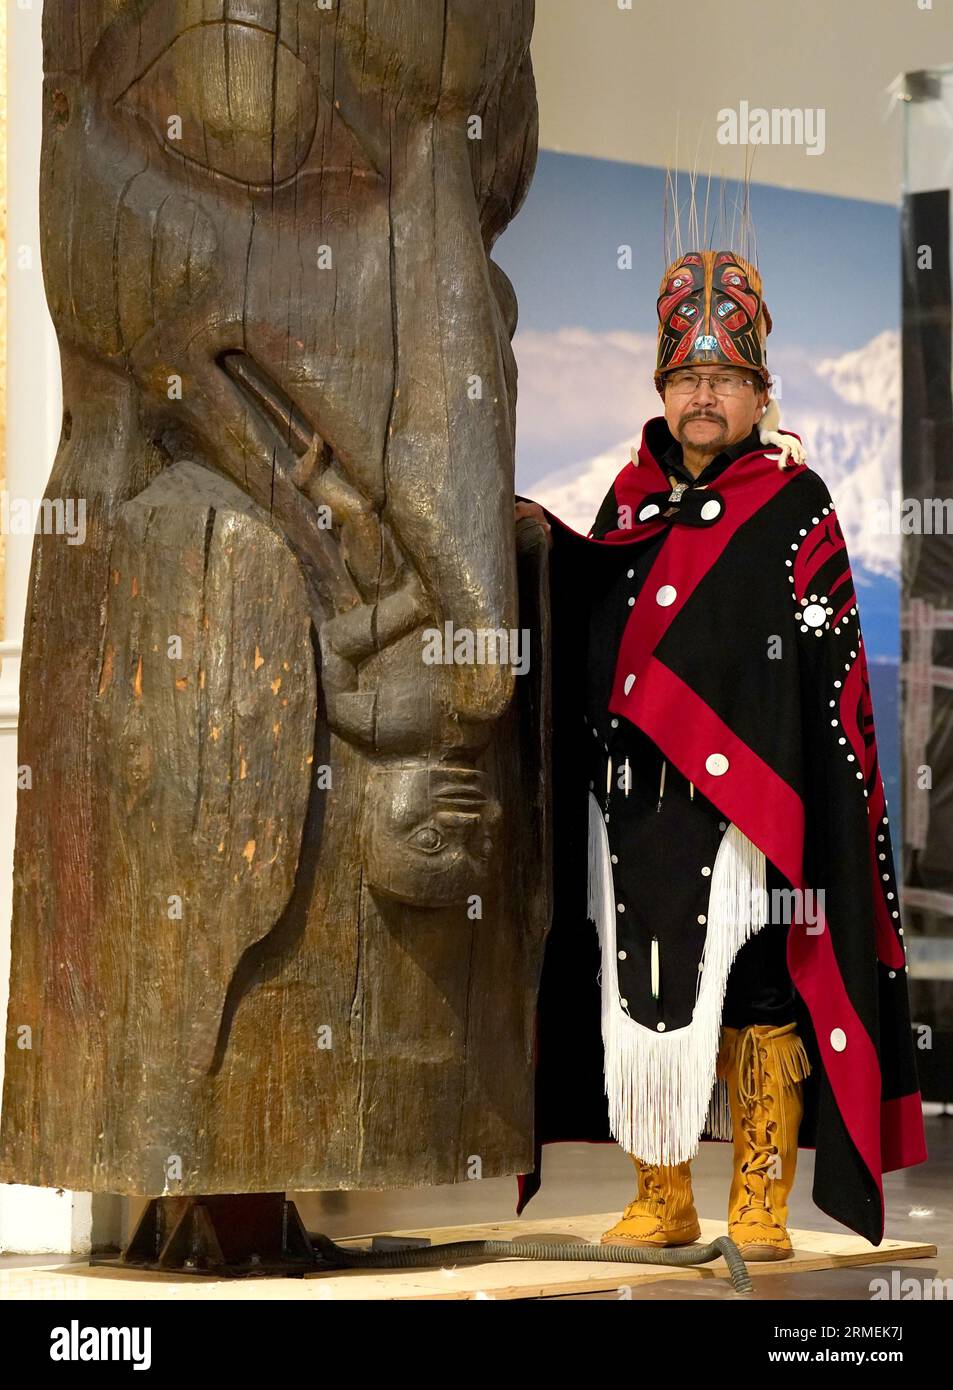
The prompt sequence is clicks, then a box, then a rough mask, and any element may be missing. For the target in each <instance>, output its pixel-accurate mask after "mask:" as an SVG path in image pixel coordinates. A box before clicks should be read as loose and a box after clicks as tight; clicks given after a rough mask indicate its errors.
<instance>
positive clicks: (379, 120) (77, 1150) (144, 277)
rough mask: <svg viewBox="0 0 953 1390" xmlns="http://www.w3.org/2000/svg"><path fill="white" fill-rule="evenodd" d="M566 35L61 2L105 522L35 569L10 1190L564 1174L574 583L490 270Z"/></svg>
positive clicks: (517, 20)
mask: <svg viewBox="0 0 953 1390" xmlns="http://www.w3.org/2000/svg"><path fill="white" fill-rule="evenodd" d="M532 20H533V5H532V0H447V2H446V3H443V0H82V3H81V4H77V3H76V0H46V8H45V15H44V46H45V68H46V77H45V86H44V134H43V161H42V191H41V199H42V202H41V221H42V258H43V269H44V275H45V281H46V286H47V293H48V298H49V303H50V308H51V312H52V315H53V319H54V322H55V325H56V330H57V334H58V338H59V343H60V348H61V354H62V371H63V386H64V401H65V409H64V416H63V429H62V437H61V441H60V446H59V451H58V453H57V456H56V462H55V465H54V468H53V472H52V475H51V478H50V481H49V486H48V491H47V496H48V497H50V498H63V497H68V498H79V499H83V500H84V502H85V507H86V518H87V525H86V536H85V540H84V543H83V544H77V545H73V544H69V543H67V541H66V540H64V538H63V537H62V536H58V535H55V534H50V535H39V536H38V537H37V539H36V543H35V548H34V555H33V568H32V576H31V581H30V592H29V600H28V611H27V619H26V628H25V644H24V660H23V675H22V688H21V711H22V714H21V726H20V741H19V757H18V761H19V764H20V765H21V783H22V785H21V790H20V791H19V799H18V811H17V832H16V862H15V888H14V922H13V966H12V983H11V996H10V1006H9V1017H8V1032H7V1050H6V1073H5V1089H4V1097H3V1126H2V1145H0V1151H2V1152H0V1178H2V1179H3V1180H4V1181H7V1182H19V1183H28V1184H38V1185H45V1186H53V1185H56V1186H62V1187H69V1188H73V1189H77V1190H81V1191H90V1190H92V1191H106V1192H115V1193H130V1194H133V1193H134V1194H140V1195H143V1196H152V1197H159V1196H165V1197H187V1196H190V1195H194V1194H242V1193H264V1192H277V1191H282V1190H284V1189H312V1190H317V1189H330V1188H383V1187H402V1186H413V1185H421V1184H438V1183H448V1182H457V1181H461V1180H465V1179H466V1178H467V1177H470V1176H474V1174H475V1173H476V1172H480V1173H482V1175H483V1176H485V1177H491V1176H499V1175H503V1174H514V1173H517V1172H519V1171H524V1170H527V1169H528V1168H529V1167H530V1166H531V1162H532V1140H533V1134H532V1113H533V1097H532V1086H533V1064H532V1060H533V1018H534V1005H535V997H536V988H537V983H538V977H539V970H540V966H541V958H542V950H543V943H544V939H545V935H546V931H547V929H548V925H549V910H550V903H549V894H550V889H549V878H548V874H547V873H546V871H545V870H546V866H547V862H548V856H549V853H550V830H549V816H548V810H547V776H548V771H547V760H546V752H545V750H546V747H547V734H548V727H547V725H548V718H549V716H548V688H547V680H548V673H547V670H546V664H545V652H546V640H545V639H546V632H545V629H546V624H547V621H548V610H547V603H546V599H545V594H546V592H547V576H546V572H545V565H546V556H545V543H544V542H543V541H542V533H541V532H540V530H539V528H538V527H535V526H534V525H533V524H530V526H529V528H528V530H527V531H526V533H524V535H523V539H522V544H521V548H520V553H519V555H517V552H516V549H515V548H514V542H513V519H512V518H513V496H514V487H513V471H514V429H515V400H516V368H515V362H514V358H513V353H512V349H511V338H512V334H513V331H514V329H515V322H516V301H515V296H514V293H513V290H512V287H511V285H510V284H509V282H508V280H507V278H506V276H505V275H504V274H503V272H502V271H501V270H500V269H499V268H498V267H497V266H496V265H495V264H494V263H493V261H492V260H491V258H490V253H491V250H492V248H493V245H494V242H495V241H496V239H497V238H498V236H499V234H500V233H501V232H502V231H503V229H504V228H505V227H506V225H507V223H508V222H509V221H510V219H511V218H512V217H513V216H514V214H515V213H516V211H517V209H518V207H519V205H520V203H521V201H522V199H523V197H524V195H525V193H526V190H527V187H528V184H529V181H530V178H531V176H532V171H533V165H534V159H535V151H536V101H535V89H534V84H533V77H532V69H531V64H530V58H529V41H530V34H531V29H532ZM527 642H529V647H528V648H527V647H526V643H527ZM514 643H516V644H517V645H518V646H520V651H521V663H522V664H520V662H517V661H514V660H513V659H512V658H513V644H514ZM507 645H509V648H510V650H509V654H508V655H507V653H506V651H505V650H504V649H505V648H506V647H507Z"/></svg>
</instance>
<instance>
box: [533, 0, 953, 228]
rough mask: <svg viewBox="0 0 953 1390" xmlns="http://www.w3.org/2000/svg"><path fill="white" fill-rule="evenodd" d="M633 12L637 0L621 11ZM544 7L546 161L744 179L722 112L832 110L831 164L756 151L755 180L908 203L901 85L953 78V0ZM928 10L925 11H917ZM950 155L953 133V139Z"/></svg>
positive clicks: (537, 51) (543, 0) (539, 20)
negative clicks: (586, 158) (721, 133)
mask: <svg viewBox="0 0 953 1390" xmlns="http://www.w3.org/2000/svg"><path fill="white" fill-rule="evenodd" d="M621 3H626V0H621ZM619 4H620V0H536V32H535V38H534V40H533V61H534V65H535V69H536V77H537V85H538V88H539V104H540V139H541V144H542V145H543V147H544V148H546V149H552V150H560V151H563V152H565V153H569V154H582V155H594V156H597V157H601V158H604V159H616V160H622V161H625V162H628V163H633V164H647V165H654V166H656V167H661V168H664V167H665V166H666V165H669V164H673V165H674V151H675V131H676V117H677V118H678V124H679V159H678V164H679V167H680V168H682V169H686V168H690V167H691V166H692V164H693V163H694V159H695V151H696V146H697V145H698V140H699V132H701V146H700V150H699V156H698V163H699V169H700V170H701V171H702V172H703V175H704V176H707V171H708V164H709V158H710V157H713V159H714V165H713V167H714V173H715V175H716V177H728V178H737V177H741V176H743V173H744V156H745V153H746V151H745V149H744V148H743V147H741V146H737V145H736V146H728V145H721V144H719V143H717V141H716V140H715V132H716V129H717V126H718V119H717V112H718V111H719V109H721V108H723V107H733V108H735V109H738V104H739V102H740V101H741V100H747V102H748V103H749V108H751V109H753V108H755V107H764V108H768V109H770V108H772V107H782V108H783V107H787V108H795V107H798V108H802V109H805V108H810V109H813V108H818V107H821V108H823V110H824V119H825V126H826V129H825V143H826V148H825V150H824V152H823V153H822V154H818V155H808V154H807V153H806V151H805V149H804V148H803V147H795V146H792V145H788V146H784V145H759V146H758V147H757V148H756V150H755V149H754V148H752V147H749V148H748V150H747V153H748V155H749V158H750V156H751V155H752V154H754V155H755V159H754V165H753V169H752V174H751V177H752V180H753V181H754V182H756V183H769V184H776V185H779V186H781V187H784V188H798V189H805V190H810V191H813V192H816V193H831V194H838V195H840V196H842V197H850V198H867V199H870V200H872V201H876V202H884V203H897V202H899V200H900V189H901V176H902V153H901V151H902V106H903V103H897V102H895V101H893V100H892V99H891V97H890V94H889V90H888V89H889V87H890V84H891V83H892V82H893V80H894V79H895V78H896V77H898V76H899V75H900V74H901V73H904V72H910V71H917V70H919V69H923V68H928V67H941V66H945V65H948V64H953V0H932V3H931V0H797V2H796V3H794V4H792V3H790V0H713V3H709V2H708V0H631V5H632V8H631V9H630V10H623V9H620V8H619ZM920 6H924V8H920ZM951 144H953V131H951Z"/></svg>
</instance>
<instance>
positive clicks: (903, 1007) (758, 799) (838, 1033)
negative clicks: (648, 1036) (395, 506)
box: [517, 417, 926, 1243]
mask: <svg viewBox="0 0 953 1390" xmlns="http://www.w3.org/2000/svg"><path fill="white" fill-rule="evenodd" d="M673 443H674V441H673V440H672V437H671V435H670V434H669V432H668V429H667V426H666V424H665V421H664V419H662V418H660V417H659V418H657V419H654V420H651V421H649V422H648V424H647V425H646V427H645V430H644V432H643V438H642V443H641V446H640V449H639V453H638V463H630V464H628V465H626V467H625V468H624V469H623V470H622V471H621V472H620V474H619V475H618V477H617V478H616V480H615V483H614V485H613V487H612V489H611V490H610V492H609V494H608V495H607V497H606V499H605V502H604V503H603V505H602V507H601V508H600V511H599V515H598V518H597V521H596V523H595V525H594V527H593V528H592V530H591V532H590V534H589V536H588V537H584V536H582V535H580V534H579V533H577V532H575V531H573V530H572V529H571V528H569V527H567V526H565V525H564V524H563V523H562V522H561V521H560V520H559V518H558V517H556V516H554V515H553V514H551V513H549V512H547V516H548V519H549V520H550V522H551V524H552V527H553V537H554V545H553V550H552V554H551V567H550V570H551V581H550V582H551V600H552V608H553V639H552V643H553V650H552V659H553V780H554V803H553V815H554V836H555V854H554V861H555V871H554V885H553V887H554V918H553V925H552V930H551V932H550V936H549V939H548V942H547V948H546V956H545V961H544V967H543V974H542V980H541V986H540V994H539V1002H538V1011H537V1056H536V1060H537V1074H536V1101H537V1106H536V1110H537V1113H536V1158H535V1165H534V1171H533V1172H532V1173H531V1174H528V1175H524V1176H523V1177H521V1179H520V1196H519V1203H518V1207H517V1210H518V1211H522V1210H523V1208H524V1207H525V1205H526V1203H527V1202H528V1201H529V1200H530V1199H531V1197H532V1196H533V1195H534V1193H535V1192H536V1191H537V1190H538V1187H539V1183H540V1180H541V1155H542V1145H543V1144H545V1143H547V1142H552V1141H556V1140H589V1141H597V1142H600V1141H601V1142H609V1141H611V1139H612V1136H611V1133H610V1128H609V1120H608V1112H607V1103H606V1096H605V1089H604V1079H603V1044H602V1036H601V1026H600V999H601V996H600V987H599V973H600V967H601V960H600V951H599V943H598V938H597V935H596V932H595V930H594V928H593V925H592V922H591V921H589V920H587V821H588V803H589V794H590V784H594V785H595V786H596V787H598V785H599V782H598V779H599V777H600V775H601V777H602V779H603V780H604V779H605V775H606V774H605V768H606V758H607V756H609V755H611V754H612V751H613V750H612V746H611V745H612V741H613V740H619V743H618V748H617V751H618V752H620V753H621V754H622V755H623V756H624V755H625V753H626V752H628V754H629V756H630V757H631V758H633V760H635V759H638V760H639V767H640V769H641V772H640V776H639V778H638V785H639V786H640V787H643V788H644V787H646V786H649V787H651V785H652V778H653V777H654V774H655V770H656V769H657V768H658V767H659V766H660V765H661V763H662V762H663V761H664V762H665V763H666V783H665V794H664V797H663V799H662V805H663V808H665V802H666V799H670V805H672V806H674V805H675V804H676V801H678V802H679V804H680V805H681V807H682V814H681V818H680V819H679V821H678V826H679V833H680V834H681V832H682V830H683V828H684V826H685V825H686V821H685V818H684V809H685V807H686V806H687V805H688V804H689V803H688V800H687V789H688V788H689V786H691V787H693V788H694V797H693V799H692V806H693V809H692V810H691V812H690V813H689V814H690V816H691V817H694V821H695V822H696V823H695V825H694V829H693V830H692V831H691V836H695V837H696V838H695V839H694V840H692V839H691V836H690V837H689V838H690V844H689V848H688V849H687V850H686V853H685V859H684V872H683V863H682V861H681V860H678V861H673V859H672V856H671V853H670V852H668V853H663V852H662V850H661V849H660V852H659V853H658V854H652V853H650V852H646V844H645V842H644V841H643V842H641V845H640V850H641V852H640V853H639V854H638V855H637V856H636V857H634V858H633V856H632V855H629V856H626V855H625V854H621V855H619V858H620V860H622V861H623V862H624V863H625V864H626V874H627V876H628V882H629V884H630V897H631V903H629V902H627V903H626V904H625V906H626V908H627V909H629V910H631V909H634V908H635V906H636V904H638V903H640V902H642V903H644V902H647V901H648V898H649V895H650V894H653V895H655V897H659V896H660V895H661V896H662V897H664V898H665V899H666V901H667V904H668V908H667V910H668V911H669V916H670V919H671V920H672V921H675V920H676V919H679V918H680V920H681V921H682V923H683V932H687V935H686V936H685V938H684V939H685V940H686V942H687V945H686V948H685V950H684V951H682V952H680V953H679V954H681V956H682V958H683V960H684V962H685V969H684V971H683V972H682V978H681V980H680V981H679V971H678V969H674V968H673V963H674V958H673V953H672V952H671V951H669V952H667V954H666V955H665V968H664V970H663V977H664V988H663V995H664V1007H665V1009H667V1010H669V1011H670V1012H669V1013H668V1014H667V1015H666V1017H669V1018H670V1019H672V1020H673V1023H674V1026H678V1023H679V1020H681V1021H684V1018H685V1010H686V1008H687V1009H688V1013H689V1015H690V1012H691V1000H692V997H693V993H694V989H695V984H696V981H695V978H694V971H695V969H696V968H697V953H698V950H699V949H700V946H699V942H700V941H702V940H703V938H704V927H701V928H700V934H699V932H694V933H693V932H692V931H691V928H692V925H693V919H694V918H695V917H696V916H698V915H699V914H697V913H695V912H693V911H692V909H693V908H694V907H695V906H696V905H697V902H698V892H699V891H700V889H699V880H698V878H697V877H696V876H695V875H696V874H697V862H698V858H699V855H700V856H701V858H706V857H707V856H706V855H705V854H704V852H703V848H702V849H700V848H699V846H702V847H704V845H705V836H706V835H708V834H714V835H715V837H716V838H715V839H714V840H712V842H711V850H712V852H714V851H715V849H716V848H717V835H718V834H720V833H721V832H722V831H723V829H724V827H725V826H726V825H728V824H730V823H732V822H733V823H734V824H735V825H736V826H737V827H738V828H739V829H740V830H741V831H742V832H743V833H744V835H745V836H747V837H748V839H749V840H750V841H751V842H752V843H753V844H754V845H755V846H757V847H758V849H760V850H761V851H762V852H763V854H764V856H765V864H766V869H767V875H768V880H769V886H793V887H795V888H798V889H802V890H803V889H814V890H815V891H816V890H819V889H823V890H824V894H825V901H824V906H825V914H824V917H823V919H822V929H821V930H819V931H814V932H811V933H808V932H807V931H805V929H804V927H803V925H802V926H799V925H797V924H796V923H792V924H791V926H790V927H789V928H786V929H784V930H785V934H786V949H785V964H786V966H787V981H788V983H789V984H790V986H791V987H792V988H791V990H790V994H791V995H793V1008H794V1011H795V1017H796V1020H797V1023H798V1031H799V1033H800V1035H801V1036H802V1038H803V1039H804V1042H805V1045H806V1047H807V1050H808V1055H809V1057H810V1060H811V1066H812V1074H811V1076H810V1078H809V1079H808V1081H807V1082H806V1083H805V1114H804V1120H803V1122H802V1126H801V1130H800V1135H799V1143H800V1144H801V1145H802V1146H813V1147H815V1148H816V1150H817V1162H816V1165H815V1177H814V1189H813V1197H814V1201H815V1202H816V1204H817V1205H818V1206H819V1207H820V1208H821V1209H822V1210H823V1211H825V1212H827V1213H828V1214H829V1215H831V1216H832V1217H834V1218H835V1219H836V1220H838V1221H840V1222H842V1223H843V1224H844V1225H845V1226H848V1227H849V1228H850V1229H852V1230H854V1231H857V1232H858V1233H859V1234H861V1235H862V1236H864V1237H866V1238H867V1239H869V1240H871V1241H873V1242H874V1243H879V1242H880V1240H881V1239H882V1237H883V1188H882V1173H884V1172H887V1171H890V1170H891V1169H895V1168H902V1167H906V1166H909V1165H911V1164H915V1163H919V1162H922V1161H923V1160H924V1159H925V1157H926V1150H925V1143H924V1136H923V1124H922V1112H921V1108H920V1097H919V1091H918V1087H917V1079H916V1069H915V1062H914V1051H913V1044H912V1040H911V1034H910V1022H909V1009H908V1003H907V990H906V978H905V965H904V955H903V949H902V929H901V918H900V912H899V902H898V889H897V882H896V877H895V873H894V865H893V858H892V851H891V846H890V834H889V825H888V820H887V815H886V804H885V801H884V795H883V783H882V779H881V776H880V769H879V766H878V762H877V748H876V738H875V732H874V725H873V715H872V709H871V705H870V694H869V682H868V678H867V667H866V657H865V653H864V647H863V640H862V635H861V631H860V624H859V615H858V614H857V604H856V595H855V593H854V589H853V582H852V578H851V574H850V565H849V560H848V556H847V552H846V547H845V546H844V540H843V535H842V533H841V530H840V526H839V524H838V522H837V517H836V513H835V511H834V507H833V503H832V502H831V499H830V495H829V493H828V491H827V488H826V486H825V485H824V483H823V481H822V480H821V478H820V477H819V476H818V475H817V474H816V473H814V472H813V471H812V470H811V469H810V468H806V467H803V466H801V467H796V468H792V469H785V470H781V469H779V468H778V466H777V452H776V451H772V450H770V449H768V450H765V448H764V447H763V446H762V445H761V444H760V441H759V440H758V438H757V436H756V435H753V436H751V437H750V438H749V439H748V440H746V441H743V443H742V445H741V446H736V447H735V449H733V450H730V451H728V454H727V456H726V455H722V456H719V458H718V459H716V460H714V461H713V462H712V464H710V465H709V468H708V469H706V470H705V472H704V473H703V474H702V475H701V476H700V478H699V479H698V480H697V481H698V484H699V485H704V489H703V488H702V487H701V486H699V488H697V489H695V488H692V489H691V490H690V492H689V493H687V494H685V496H684V497H683V499H682V504H681V505H680V507H679V508H678V510H677V512H676V514H675V516H674V518H672V517H667V516H665V515H664V505H665V504H666V503H667V499H668V494H669V492H670V487H671V484H670V482H669V479H668V477H667V476H666V472H665V471H664V470H663V466H662V464H660V461H659V460H663V461H664V466H665V468H667V469H668V470H669V471H675V472H676V473H677V472H678V458H677V449H675V450H674V451H673V447H672V446H673ZM682 476H684V477H686V478H687V477H688V476H689V475H687V474H684V473H683V474H682ZM712 498H714V499H715V501H716V503H717V504H718V505H717V507H715V508H714V510H717V511H718V515H717V516H716V517H714V518H713V519H708V520H704V519H703V518H702V517H701V515H700V512H699V505H700V503H701V502H702V501H703V500H709V501H710V500H711V499H712ZM647 504H648V507H649V510H650V511H653V504H654V512H653V515H651V516H650V517H649V518H648V519H647V520H644V521H643V520H640V519H639V514H640V513H641V512H642V511H643V509H644V508H645V507H646V505H647ZM620 508H622V509H623V511H622V513H620ZM626 508H627V509H628V511H627V512H626V511H625V509H626ZM709 510H712V508H709ZM620 521H621V522H622V524H621V525H620ZM627 586H628V587H627ZM663 591H664V593H663ZM673 592H674V595H675V597H674V598H673V597H672V593H673ZM659 594H662V595H663V597H662V598H659V597H658V595H659ZM630 598H631V599H632V600H633V602H631V603H630V602H629V601H628V600H629V599H630ZM820 600H823V603H821V602H820ZM805 615H806V616H805ZM777 639H780V643H781V650H782V652H783V657H782V659H778V660H767V659H766V647H767V646H768V644H769V643H770V642H772V641H776V640H777ZM613 720H615V721H616V723H615V725H613V722H612V721H613ZM593 729H595V735H593ZM712 754H718V755H719V756H720V757H721V758H722V760H723V762H724V763H725V764H726V765H727V766H726V768H725V769H724V770H722V771H720V772H719V774H718V775H712V774H711V773H709V771H708V770H707V766H706V763H707V760H709V758H710V756H711V755H712ZM617 765H618V763H617V762H616V766H617ZM600 790H601V789H600ZM652 794H653V795H654V791H653V793H652ZM643 795H644V792H643ZM695 801H697V808H695V806H694V802H695ZM605 804H606V805H608V802H606V803H605ZM696 809H697V812H698V814H697V815H696ZM642 823H643V824H645V823H646V822H645V820H644V818H643V822H642ZM719 826H720V828H721V829H720V830H719ZM621 843H622V844H624V843H625V838H624V833H623V839H622V842H621ZM661 843H662V844H670V843H671V838H670V837H669V838H668V839H667V840H664V839H663V841H662V842H661ZM616 872H617V874H621V871H619V870H617V871H616ZM617 881H618V880H617ZM686 882H687V883H688V885H689V886H688V889H686ZM673 904H674V906H673ZM686 919H687V920H686ZM699 925H700V924H699ZM777 930H778V928H777V927H771V928H765V929H764V931H765V932H768V931H771V932H774V933H776V932H777ZM760 935H761V934H759V936H760ZM758 940H759V938H758V937H756V938H754V939H753V940H752V941H751V942H749V943H748V945H746V946H745V947H743V948H742V951H741V952H740V953H739V955H738V957H737V958H736V962H735V968H733V970H732V974H731V977H730V980H729V985H731V984H732V983H733V982H735V980H736V977H738V978H739V979H740V977H741V975H743V974H744V973H745V972H744V971H740V972H739V969H738V967H740V966H742V965H743V960H742V958H743V957H745V956H746V954H747V955H750V954H751V952H752V949H753V948H754V947H755V943H756V942H758ZM764 940H765V941H767V940H768V938H767V937H765V938H764ZM758 949H759V950H763V949H764V942H762V944H761V946H759V947H758ZM777 954H778V953H777V952H776V951H775V953H774V955H773V957H772V960H773V961H774V969H775V971H776V968H777V966H776V962H777ZM765 959H767V957H765ZM747 975H748V981H747V985H746V988H747V990H748V992H749V993H750V988H751V985H750V979H751V977H752V975H753V976H754V977H755V978H757V977H758V970H757V969H755V970H754V971H750V970H749V971H748V972H747ZM619 978H620V987H621V986H622V984H623V975H622V973H621V969H620V977H619ZM629 979H630V981H631V984H630V986H629V987H628V988H630V989H631V990H632V992H633V994H634V995H635V994H636V992H637V991H638V989H639V987H640V986H639V981H640V980H641V981H642V990H643V995H642V999H641V1002H639V1001H638V999H636V1000H635V1008H636V1009H637V1010H638V1009H642V1010H643V1011H644V1010H645V1009H646V1008H647V1007H650V1006H652V1007H655V1006H656V1005H655V1004H654V1003H653V1004H651V1005H650V1003H649V1002H648V996H646V994H645V979H646V968H645V961H644V960H641V961H639V960H636V961H633V962H632V964H631V973H630V976H629ZM736 993H737V991H736ZM783 995H784V991H783V990H782V991H780V992H778V994H777V996H776V997H774V998H773V999H772V997H771V996H770V995H769V996H767V1007H768V1009H769V1012H768V1014H767V1015H766V1020H767V1019H770V1018H771V1017H772V1014H771V1013H770V1009H771V1008H772V1007H776V1008H777V1009H778V1010H779V1012H778V1014H777V1017H778V1019H780V1018H781V1017H782V1014H783V1011H784V1009H785V1008H787V1007H789V1003H788V1001H787V1000H786V999H785V998H784V997H783ZM742 998H744V990H742ZM730 1000H731V989H730V988H729V995H728V999H726V1011H727V1007H728V1003H729V1002H730ZM736 1002H737V1000H736ZM760 1002H761V1003H762V1004H764V1003H765V998H762V1000H761V1001H760ZM750 1021H755V1020H754V1019H752V1020H750Z"/></svg>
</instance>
